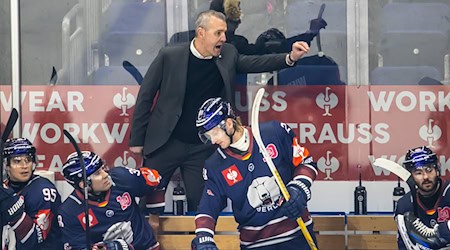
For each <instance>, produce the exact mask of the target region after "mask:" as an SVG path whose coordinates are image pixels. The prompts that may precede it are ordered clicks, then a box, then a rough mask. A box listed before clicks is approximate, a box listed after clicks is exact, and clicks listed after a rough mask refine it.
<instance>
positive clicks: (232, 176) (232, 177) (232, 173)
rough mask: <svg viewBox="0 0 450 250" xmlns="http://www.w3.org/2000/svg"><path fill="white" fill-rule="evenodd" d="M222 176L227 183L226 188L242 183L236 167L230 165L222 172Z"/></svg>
mask: <svg viewBox="0 0 450 250" xmlns="http://www.w3.org/2000/svg"><path fill="white" fill-rule="evenodd" d="M222 175H223V177H224V178H225V180H226V181H227V183H228V186H233V185H234V184H236V183H238V182H240V181H242V175H241V173H240V172H239V170H238V168H237V167H236V165H232V166H230V167H229V168H227V169H225V170H223V171H222Z"/></svg>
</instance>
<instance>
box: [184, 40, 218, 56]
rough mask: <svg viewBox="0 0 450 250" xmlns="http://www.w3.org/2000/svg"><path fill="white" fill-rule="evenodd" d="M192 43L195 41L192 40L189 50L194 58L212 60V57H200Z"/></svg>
mask: <svg viewBox="0 0 450 250" xmlns="http://www.w3.org/2000/svg"><path fill="white" fill-rule="evenodd" d="M194 41H195V38H194V39H192V41H191V46H190V47H189V48H190V50H191V52H192V54H193V55H194V56H195V57H197V58H198V59H212V58H213V57H212V56H202V54H200V52H198V50H197V49H196V48H195V46H194Z"/></svg>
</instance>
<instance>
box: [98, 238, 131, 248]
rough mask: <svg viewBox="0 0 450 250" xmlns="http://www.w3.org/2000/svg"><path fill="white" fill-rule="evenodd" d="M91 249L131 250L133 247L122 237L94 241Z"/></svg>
mask: <svg viewBox="0 0 450 250" xmlns="http://www.w3.org/2000/svg"><path fill="white" fill-rule="evenodd" d="M93 249H101V250H132V249H134V248H133V247H132V246H130V245H128V243H127V242H126V241H124V240H122V239H117V240H107V241H102V242H99V243H96V244H95V245H94V248H93Z"/></svg>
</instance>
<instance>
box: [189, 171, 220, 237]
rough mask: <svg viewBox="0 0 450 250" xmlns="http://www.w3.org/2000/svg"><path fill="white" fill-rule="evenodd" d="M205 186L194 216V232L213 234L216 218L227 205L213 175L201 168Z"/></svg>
mask: <svg viewBox="0 0 450 250" xmlns="http://www.w3.org/2000/svg"><path fill="white" fill-rule="evenodd" d="M203 179H204V180H205V188H204V190H203V195H202V198H201V200H200V204H199V206H198V211H197V215H196V216H195V226H196V229H195V233H196V234H202V233H209V234H211V235H214V232H215V228H216V223H217V218H218V217H219V214H220V212H221V211H222V210H223V209H224V208H225V207H226V205H227V197H226V196H225V195H223V194H222V192H221V190H220V188H219V186H218V185H217V183H216V180H215V178H214V175H213V174H212V173H211V174H210V171H208V170H207V168H205V169H204V170H203Z"/></svg>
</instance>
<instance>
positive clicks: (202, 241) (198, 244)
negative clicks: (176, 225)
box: [191, 233, 218, 250]
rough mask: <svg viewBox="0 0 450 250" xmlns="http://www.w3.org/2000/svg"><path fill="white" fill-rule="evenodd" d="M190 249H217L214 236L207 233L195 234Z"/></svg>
mask: <svg viewBox="0 0 450 250" xmlns="http://www.w3.org/2000/svg"><path fill="white" fill-rule="evenodd" d="M191 249H192V250H218V248H217V246H216V243H215V242H214V238H213V236H212V235H211V234H209V233H201V234H197V236H196V237H195V238H194V239H193V240H192V242H191Z"/></svg>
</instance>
